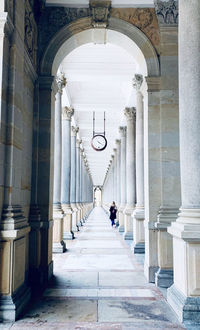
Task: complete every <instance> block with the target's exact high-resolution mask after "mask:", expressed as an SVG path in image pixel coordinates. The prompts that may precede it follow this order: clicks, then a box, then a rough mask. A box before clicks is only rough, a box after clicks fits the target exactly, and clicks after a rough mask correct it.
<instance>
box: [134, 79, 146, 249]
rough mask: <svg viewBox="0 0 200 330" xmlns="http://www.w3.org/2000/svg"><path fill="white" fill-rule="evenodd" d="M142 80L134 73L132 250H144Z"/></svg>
mask: <svg viewBox="0 0 200 330" xmlns="http://www.w3.org/2000/svg"><path fill="white" fill-rule="evenodd" d="M142 82H143V77H142V75H139V74H137V75H135V78H134V79H133V87H134V88H135V89H136V94H137V105H136V153H135V158H136V200H137V204H136V208H135V210H134V212H133V214H132V216H133V239H134V241H133V251H134V253H144V252H145V243H144V242H145V238H144V236H145V234H144V120H143V95H142V93H141V92H140V87H141V85H142Z"/></svg>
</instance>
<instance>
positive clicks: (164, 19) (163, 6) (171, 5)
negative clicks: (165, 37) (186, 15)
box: [155, 0, 178, 25]
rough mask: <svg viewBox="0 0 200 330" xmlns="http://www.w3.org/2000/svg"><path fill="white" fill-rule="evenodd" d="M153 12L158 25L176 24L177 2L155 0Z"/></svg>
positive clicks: (172, 0) (173, 0)
mask: <svg viewBox="0 0 200 330" xmlns="http://www.w3.org/2000/svg"><path fill="white" fill-rule="evenodd" d="M155 10H156V15H157V17H158V22H159V24H176V25H177V24H178V1H177V0H169V1H161V0H155Z"/></svg>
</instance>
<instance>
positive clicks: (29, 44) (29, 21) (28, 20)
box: [24, 0, 37, 65]
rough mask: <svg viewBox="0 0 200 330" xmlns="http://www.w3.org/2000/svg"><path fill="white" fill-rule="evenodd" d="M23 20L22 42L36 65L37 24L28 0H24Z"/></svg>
mask: <svg viewBox="0 0 200 330" xmlns="http://www.w3.org/2000/svg"><path fill="white" fill-rule="evenodd" d="M24 20H25V22H24V42H25V45H26V48H27V51H28V53H29V55H30V57H31V59H32V62H33V64H34V65H36V51H37V25H36V23H35V19H34V13H33V11H32V7H31V4H30V2H29V1H28V0H26V1H25V17H24Z"/></svg>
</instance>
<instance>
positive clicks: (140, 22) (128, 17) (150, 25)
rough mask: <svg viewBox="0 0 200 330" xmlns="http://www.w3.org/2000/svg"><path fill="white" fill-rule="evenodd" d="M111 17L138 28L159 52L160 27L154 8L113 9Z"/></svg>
mask: <svg viewBox="0 0 200 330" xmlns="http://www.w3.org/2000/svg"><path fill="white" fill-rule="evenodd" d="M111 16H113V17H116V18H120V19H122V20H124V21H127V22H129V23H131V24H133V25H135V26H137V27H138V28H139V29H140V30H141V31H143V32H144V33H145V34H146V35H147V37H148V38H149V39H150V40H151V42H152V44H153V45H154V46H155V48H156V49H157V51H158V52H159V44H160V38H159V32H158V31H159V27H158V20H157V17H156V14H155V10H154V9H153V8H112V9H111Z"/></svg>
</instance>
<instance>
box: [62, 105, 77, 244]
mask: <svg viewBox="0 0 200 330" xmlns="http://www.w3.org/2000/svg"><path fill="white" fill-rule="evenodd" d="M62 114H63V117H62V190H61V202H62V209H63V211H64V213H65V216H64V234H63V238H64V239H73V238H74V233H73V231H72V208H71V205H70V185H71V118H72V116H73V114H74V109H72V108H68V107H64V108H63V112H62Z"/></svg>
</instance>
